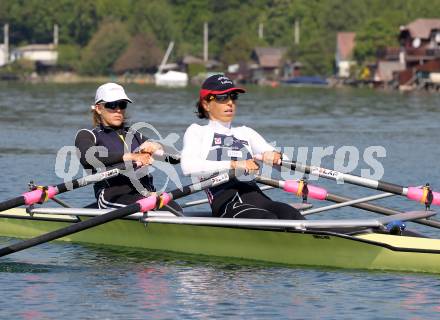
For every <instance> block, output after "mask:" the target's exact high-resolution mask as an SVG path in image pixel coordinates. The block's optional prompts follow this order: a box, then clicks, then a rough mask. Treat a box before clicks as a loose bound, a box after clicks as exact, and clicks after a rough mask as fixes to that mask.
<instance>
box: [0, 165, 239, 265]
mask: <svg viewBox="0 0 440 320" xmlns="http://www.w3.org/2000/svg"><path fill="white" fill-rule="evenodd" d="M233 176H234V172H233V171H229V172H225V173H222V174H219V175H216V176H214V177H212V178H209V179H206V180H203V181H201V182H197V183H194V184H190V185H186V186H184V187H182V188H181V189H175V190H173V191H170V192H166V193H162V194H161V195H160V196H150V197H146V198H143V199H141V200H138V201H136V202H135V203H133V204H131V205H128V206H126V207H123V208H120V209H116V210H113V211H110V212H108V213H106V214H103V215H100V216H96V217H93V218H91V219H89V220H84V221H81V222H78V223H74V224H72V225H70V226H68V227H65V228H61V229H58V230H54V231H51V232H49V233H46V234H43V235H40V236H37V237H35V238H32V239H29V240H25V241H22V242H19V243H16V244H12V245H10V246H7V247H4V248H1V249H0V257H3V256H5V255H8V254H11V253H14V252H17V251H21V250H24V249H27V248H30V247H34V246H36V245H39V244H42V243H46V242H49V241H52V240H56V239H59V238H62V237H65V236H68V235H70V234H73V233H76V232H80V231H83V230H86V229H90V228H93V227H96V226H99V225H101V224H104V223H106V222H110V221H113V220H115V219H120V218H123V217H125V216H128V215H130V214H133V213H136V212H147V211H150V210H153V209H156V208H161V207H163V206H164V205H166V204H168V203H169V202H170V201H171V200H173V199H174V200H176V199H179V198H182V197H184V196H187V195H189V194H192V193H194V192H197V191H201V190H203V189H206V188H209V187H214V186H217V185H220V184H222V183H225V182H227V181H229V180H230V179H231V178H232V177H233Z"/></svg>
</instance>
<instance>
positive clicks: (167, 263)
mask: <svg viewBox="0 0 440 320" xmlns="http://www.w3.org/2000/svg"><path fill="white" fill-rule="evenodd" d="M94 90H95V86H94V85H89V84H87V85H72V84H69V85H25V84H15V83H9V84H8V83H0V137H1V139H0V172H1V177H2V183H1V184H0V199H7V198H10V197H13V196H16V195H17V194H19V193H21V192H23V191H24V190H25V189H26V186H27V183H28V182H29V180H34V181H35V182H37V183H41V184H52V183H59V182H60V178H59V177H57V175H56V173H55V163H56V161H55V159H56V154H57V152H58V150H59V149H60V148H61V147H62V146H66V145H73V140H74V136H75V133H76V131H77V130H78V129H79V128H82V127H88V126H90V116H89V114H88V112H89V106H90V104H91V102H92V101H93V95H94ZM127 92H128V94H129V96H130V97H131V98H132V99H133V100H134V101H135V103H134V104H133V105H131V106H130V109H129V112H130V118H131V119H132V120H137V121H145V122H148V123H150V124H152V125H153V126H154V127H155V128H156V129H157V130H158V131H159V133H160V134H161V135H162V136H163V137H167V136H168V137H169V138H170V137H171V138H172V136H169V135H170V134H173V133H176V134H178V135H179V139H178V140H177V143H176V147H177V148H178V149H180V148H181V143H182V140H181V137H182V136H183V132H184V130H185V129H186V127H187V126H188V125H189V124H190V123H192V122H195V121H197V120H196V118H195V116H194V114H193V110H194V108H193V105H194V102H195V99H196V97H197V89H196V88H189V89H185V90H167V89H158V88H154V87H146V86H138V85H130V86H127ZM239 103H240V104H239V109H238V116H237V118H236V123H237V124H239V123H242V124H247V125H249V126H251V127H253V128H254V129H256V130H257V131H258V132H260V133H261V134H262V135H263V136H264V137H265V138H266V139H267V140H268V141H275V142H276V145H277V146H284V147H295V153H294V154H293V155H294V156H296V155H297V153H296V152H297V150H298V147H309V152H310V153H309V155H308V156H309V157H308V158H309V160H310V157H311V151H312V149H311V147H330V148H331V147H333V152H332V156H328V157H325V158H324V159H323V162H322V166H325V167H330V168H332V167H333V166H334V155H335V154H336V151H337V150H338V149H340V148H341V147H342V146H355V147H356V148H357V149H358V150H359V151H360V162H359V165H358V166H357V167H356V168H355V169H354V171H353V173H354V174H361V170H362V169H369V168H370V167H369V165H368V163H365V161H363V159H362V154H363V152H364V150H365V149H366V148H367V147H369V146H383V147H384V148H385V149H386V157H385V158H380V159H379V160H380V162H381V164H382V165H383V168H384V176H383V180H385V181H389V182H394V183H397V184H400V185H420V184H424V183H426V182H430V183H431V184H432V185H433V186H434V189H437V190H438V189H440V172H439V170H437V167H438V165H437V164H438V159H439V158H440V150H439V148H438V142H439V139H438V133H439V129H438V128H439V125H438V124H439V120H440V113H439V111H438V108H439V103H438V96H437V95H426V94H423V93H419V94H410V95H407V94H399V93H385V92H377V91H370V90H365V91H363V90H328V89H307V88H277V89H272V88H258V87H253V88H250V90H249V93H248V94H246V95H244V96H242V97H240V101H239ZM150 136H152V137H153V138H157V137H156V136H154V134H153V133H151V134H150ZM178 171H179V172H180V169H179V170H178ZM156 173H157V183H158V184H163V183H164V182H165V176H164V175H163V174H161V173H160V172H156ZM78 174H80V172H79V173H78ZM187 182H188V181H187V180H185V179H184V180H183V183H187ZM318 184H319V185H321V186H324V187H326V188H327V189H329V190H330V191H331V192H332V193H336V194H343V195H348V196H351V197H355V196H364V195H370V194H372V193H373V191H371V190H366V189H364V188H360V187H356V186H350V185H336V184H335V183H334V182H332V181H328V180H327V181H326V180H322V179H320V180H319V181H318ZM169 188H170V189H171V188H173V184H170V186H169ZM269 194H270V195H271V196H272V197H273V198H276V199H279V200H282V201H286V202H291V201H293V200H294V199H293V198H292V196H291V195H287V194H284V193H282V192H281V191H278V190H272V191H270V192H269ZM200 197H201V195H193V196H191V197H188V198H185V199H183V202H185V201H190V200H196V199H199V198H200ZM60 198H61V199H63V200H65V201H67V202H69V203H70V204H71V205H73V206H82V205H85V204H87V203H90V202H91V201H92V199H93V198H92V194H91V188H90V187H86V188H83V189H79V190H75V191H72V192H69V193H67V194H65V195H63V196H60ZM312 202H313V201H312ZM313 203H314V204H315V205H316V206H319V205H321V204H319V203H317V202H313ZM378 203H380V204H382V205H386V206H389V207H392V208H395V209H398V210H405V211H409V210H416V209H420V208H421V207H420V205H418V204H417V203H413V202H409V201H407V200H405V199H402V198H401V197H392V198H389V199H386V200H381V201H379V202H378ZM52 205H53V204H52ZM206 209H207V207H206V206H200V207H194V210H206ZM372 216H374V215H373V214H371V213H368V212H363V211H354V210H353V209H348V208H345V209H340V210H335V211H332V212H326V213H320V214H316V215H314V216H312V217H310V218H313V219H323V218H330V217H332V218H348V217H352V218H354V217H372ZM410 227H411V228H412V229H415V230H418V231H423V232H426V233H427V234H429V235H431V236H434V237H438V234H439V232H438V230H434V229H429V228H427V227H423V226H419V225H413V224H410ZM12 241H14V239H9V238H0V245H2V246H3V245H5V244H6V243H10V242H12ZM439 284H440V282H439V281H438V276H437V275H426V274H411V273H406V274H405V273H396V272H366V271H357V270H337V269H322V268H321V269H319V268H298V267H296V268H295V267H290V266H280V265H268V264H263V263H255V262H246V261H240V260H225V259H216V258H211V257H199V256H196V257H194V256H189V255H180V254H172V253H163V252H145V251H140V250H134V249H127V248H101V247H94V246H82V245H76V244H67V243H49V244H44V245H41V246H39V247H36V248H33V249H29V250H25V251H23V252H20V253H17V254H14V255H11V256H8V257H5V258H2V260H1V261H0V293H1V298H0V319H59V318H82V319H95V318H99V319H120V318H127V319H141V318H158V319H173V318H190V319H193V318H197V319H206V318H219V319H223V318H239V317H249V318H252V319H254V318H255V319H268V318H290V319H306V318H312V319H320V318H326V319H352V318H356V319H374V318H377V319H396V318H402V319H422V318H428V317H430V318H432V317H435V316H436V315H437V314H438V313H439V312H440V290H439Z"/></svg>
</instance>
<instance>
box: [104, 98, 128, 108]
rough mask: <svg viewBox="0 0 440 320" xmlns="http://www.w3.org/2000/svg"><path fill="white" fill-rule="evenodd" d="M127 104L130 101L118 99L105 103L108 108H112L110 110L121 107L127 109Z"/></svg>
mask: <svg viewBox="0 0 440 320" xmlns="http://www.w3.org/2000/svg"><path fill="white" fill-rule="evenodd" d="M127 104H128V102H127V101H125V100H118V101H113V102H106V103H104V107H105V108H106V109H110V110H116V109H118V108H119V109H121V110H125V109H127Z"/></svg>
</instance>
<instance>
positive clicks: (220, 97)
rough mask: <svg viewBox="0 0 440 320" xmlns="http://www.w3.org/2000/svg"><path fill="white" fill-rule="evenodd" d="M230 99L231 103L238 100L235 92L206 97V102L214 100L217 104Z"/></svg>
mask: <svg viewBox="0 0 440 320" xmlns="http://www.w3.org/2000/svg"><path fill="white" fill-rule="evenodd" d="M229 99H231V100H232V101H235V100H237V99H238V93H237V92H229V93H223V94H211V95H210V96H209V97H208V101H212V100H215V101H217V102H225V101H228V100H229Z"/></svg>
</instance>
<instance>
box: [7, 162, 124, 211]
mask: <svg viewBox="0 0 440 320" xmlns="http://www.w3.org/2000/svg"><path fill="white" fill-rule="evenodd" d="M123 167H124V165H123V164H119V165H118V166H115V167H114V168H112V169H110V170H107V171H104V172H99V173H95V174H91V175H89V176H85V177H82V178H79V179H74V180H72V181H69V182H64V183H60V184H58V185H56V186H45V187H37V189H35V190H32V191H29V192H25V193H23V194H22V195H21V196H18V197H16V198H12V199H9V200H6V201H3V202H1V203H0V212H1V211H4V210H8V209H11V208H15V207H18V206H22V205H26V206H29V205H32V204H35V203H38V202H40V203H41V202H45V201H47V200H49V199H52V198H53V197H55V196H56V195H57V194H61V193H64V192H67V191H70V190H74V189H78V188H81V187H84V186H87V185H89V184H91V183H95V182H99V181H103V180H107V179H110V178H113V177H116V176H117V175H119V174H121V172H122V171H123V169H122V168H123Z"/></svg>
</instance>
